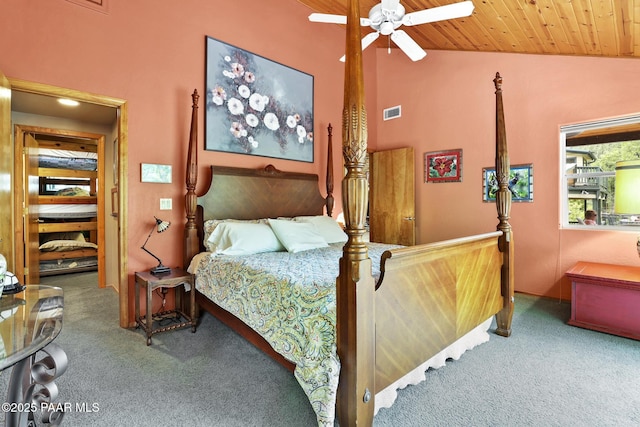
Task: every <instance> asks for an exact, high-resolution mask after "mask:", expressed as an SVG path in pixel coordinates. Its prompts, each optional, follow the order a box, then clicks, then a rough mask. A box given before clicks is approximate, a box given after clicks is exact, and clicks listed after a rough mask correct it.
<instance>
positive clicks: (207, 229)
mask: <svg viewBox="0 0 640 427" xmlns="http://www.w3.org/2000/svg"><path fill="white" fill-rule="evenodd" d="M225 222H245V223H246V222H249V223H253V224H258V223H262V224H265V225H266V224H267V220H266V219H209V220H207V221H205V222H204V238H203V240H204V247H205V248H206V249H207V251H209V252H215V251H216V246H215V244H214V243H213V241H212V240H211V234H212V233H213V231H214V230H215V229H216V227H217V226H218V225H220V224H222V223H225Z"/></svg>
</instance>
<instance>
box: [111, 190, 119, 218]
mask: <svg viewBox="0 0 640 427" xmlns="http://www.w3.org/2000/svg"><path fill="white" fill-rule="evenodd" d="M111 216H112V217H114V218H117V217H118V187H113V188H112V189H111Z"/></svg>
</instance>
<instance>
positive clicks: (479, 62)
mask: <svg viewBox="0 0 640 427" xmlns="http://www.w3.org/2000/svg"><path fill="white" fill-rule="evenodd" d="M377 67H378V75H379V76H385V78H384V81H383V79H382V78H381V79H380V84H379V86H378V91H377V107H376V108H377V111H376V113H375V115H376V117H377V116H378V115H380V114H381V110H382V109H383V108H386V107H390V106H394V105H398V104H401V105H402V117H401V118H400V119H396V120H391V121H387V122H382V121H380V122H379V123H378V128H377V134H376V135H375V137H372V138H374V139H375V141H374V142H373V143H374V144H375V146H376V148H377V149H389V148H394V147H402V146H406V145H412V146H414V147H415V149H416V153H417V156H416V157H417V158H416V171H417V172H418V175H419V176H418V177H417V182H416V200H417V206H416V214H417V227H418V230H417V235H418V240H419V242H420V243H425V242H432V241H437V240H442V239H448V238H453V237H459V236H463V235H467V234H474V233H480V232H484V231H489V230H492V229H495V226H496V225H497V223H498V221H497V218H496V211H495V205H494V204H489V203H483V201H482V168H483V167H487V166H492V165H493V164H494V152H495V150H494V144H495V119H494V117H495V95H494V90H495V89H494V85H493V81H492V80H493V78H494V77H495V73H496V72H497V71H499V72H500V74H501V75H502V77H503V80H504V81H503V92H504V93H503V98H504V103H505V120H506V131H507V139H508V142H509V150H510V157H511V164H522V163H532V164H533V176H534V201H533V203H514V204H513V205H512V211H511V217H512V219H511V221H510V222H511V224H512V226H513V230H514V235H515V242H516V243H515V256H516V261H515V268H516V271H515V274H516V276H515V277H516V290H518V291H522V292H527V293H532V294H537V295H547V296H553V297H562V298H565V299H567V298H570V296H571V294H570V286H569V283H568V282H567V281H566V280H564V279H563V277H562V276H563V274H564V271H566V270H567V269H568V268H570V267H571V266H572V265H573V264H574V263H575V262H576V261H578V260H585V261H595V262H608V263H616V264H625V265H639V264H640V261H639V260H638V255H637V253H636V249H635V242H636V236H637V233H629V232H620V231H615V232H614V231H594V230H591V231H583V230H560V228H559V223H560V214H559V209H560V206H559V196H558V194H559V191H560V178H559V165H560V148H559V147H560V145H559V144H560V143H559V127H560V126H561V125H564V124H570V123H576V122H584V121H591V120H594V119H599V118H604V117H612V116H619V115H627V114H631V113H638V112H639V111H640V102H639V101H638V95H640V79H638V77H637V76H638V75H640V60H637V59H600V58H584V57H562V56H540V55H519V54H491V53H461V52H445V51H433V52H429V53H428V55H427V57H426V58H425V59H423V60H422V61H420V62H417V63H413V62H411V61H410V60H408V59H406V58H405V57H404V55H403V54H402V53H401V52H397V50H396V52H393V53H392V54H391V55H387V52H386V49H378V51H377ZM390 76H394V77H390ZM369 115H370V116H371V113H369ZM454 148H462V150H463V172H462V177H463V181H462V182H461V183H437V184H434V183H428V184H427V183H424V178H423V173H424V165H423V159H422V157H423V153H424V152H427V151H437V150H443V149H454ZM639 191H640V190H639Z"/></svg>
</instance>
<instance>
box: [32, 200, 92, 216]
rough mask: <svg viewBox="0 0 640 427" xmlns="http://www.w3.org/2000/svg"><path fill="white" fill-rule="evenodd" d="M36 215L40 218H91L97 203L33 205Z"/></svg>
mask: <svg viewBox="0 0 640 427" xmlns="http://www.w3.org/2000/svg"><path fill="white" fill-rule="evenodd" d="M34 208H35V211H36V213H37V214H38V217H40V218H51V219H61V218H92V217H95V216H96V215H97V212H98V205H96V204H77V205H72V204H64V205H63V204H58V205H56V204H52V205H34V206H32V209H34Z"/></svg>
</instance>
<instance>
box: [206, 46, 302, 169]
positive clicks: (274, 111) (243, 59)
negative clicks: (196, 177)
mask: <svg viewBox="0 0 640 427" xmlns="http://www.w3.org/2000/svg"><path fill="white" fill-rule="evenodd" d="M206 42H207V43H206V45H207V67H206V68H207V70H206V86H205V87H206V101H205V108H206V110H205V149H206V150H212V151H224V152H228V153H241V154H249V155H254V156H263V157H274V158H279V159H287V160H296V161H302V162H313V76H312V75H310V74H307V73H304V72H302V71H298V70H295V69H293V68H290V67H287V66H285V65H282V64H279V63H277V62H274V61H271V60H269V59H267V58H264V57H262V56H259V55H256V54H254V53H251V52H248V51H246V50H243V49H240V48H238V47H236V46H232V45H230V44H227V43H224V42H221V41H219V40H216V39H213V38H211V37H207V38H206Z"/></svg>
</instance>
